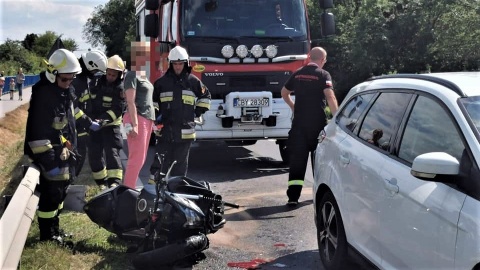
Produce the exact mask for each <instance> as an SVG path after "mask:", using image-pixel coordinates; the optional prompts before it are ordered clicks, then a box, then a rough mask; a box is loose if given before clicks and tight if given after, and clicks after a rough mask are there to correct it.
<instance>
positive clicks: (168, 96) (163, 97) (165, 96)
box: [160, 91, 173, 102]
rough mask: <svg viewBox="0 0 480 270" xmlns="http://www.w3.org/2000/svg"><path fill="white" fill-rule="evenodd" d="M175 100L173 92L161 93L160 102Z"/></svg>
mask: <svg viewBox="0 0 480 270" xmlns="http://www.w3.org/2000/svg"><path fill="white" fill-rule="evenodd" d="M172 100H173V92H172V91H169V92H164V93H160V102H168V101H172Z"/></svg>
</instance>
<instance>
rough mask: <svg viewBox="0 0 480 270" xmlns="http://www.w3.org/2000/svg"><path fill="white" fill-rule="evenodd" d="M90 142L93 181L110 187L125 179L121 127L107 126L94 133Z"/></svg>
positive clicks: (89, 157)
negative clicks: (121, 155)
mask: <svg viewBox="0 0 480 270" xmlns="http://www.w3.org/2000/svg"><path fill="white" fill-rule="evenodd" d="M89 137H90V139H89V140H88V161H89V164H90V168H91V170H92V174H93V179H94V180H95V183H97V184H98V185H105V186H110V185H112V184H113V183H120V182H121V180H122V178H123V167H122V162H121V160H120V150H121V149H122V147H123V137H122V134H121V132H120V126H105V127H102V128H101V129H100V130H98V131H92V132H90V135H89Z"/></svg>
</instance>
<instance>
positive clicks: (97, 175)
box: [92, 167, 107, 180]
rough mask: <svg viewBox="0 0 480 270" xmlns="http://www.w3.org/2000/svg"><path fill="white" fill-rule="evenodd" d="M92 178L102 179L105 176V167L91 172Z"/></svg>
mask: <svg viewBox="0 0 480 270" xmlns="http://www.w3.org/2000/svg"><path fill="white" fill-rule="evenodd" d="M92 175H93V179H94V180H103V179H105V178H107V169H105V167H104V168H103V169H102V170H101V171H99V172H92Z"/></svg>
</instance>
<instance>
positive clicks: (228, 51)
mask: <svg viewBox="0 0 480 270" xmlns="http://www.w3.org/2000/svg"><path fill="white" fill-rule="evenodd" d="M233 53H234V50H233V47H232V46H231V45H225V46H223V48H222V55H223V57H225V58H231V57H232V56H233Z"/></svg>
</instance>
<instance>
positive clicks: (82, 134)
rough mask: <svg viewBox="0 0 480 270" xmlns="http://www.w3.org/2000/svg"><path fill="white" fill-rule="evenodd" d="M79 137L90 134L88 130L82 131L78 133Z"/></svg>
mask: <svg viewBox="0 0 480 270" xmlns="http://www.w3.org/2000/svg"><path fill="white" fill-rule="evenodd" d="M77 136H78V137H82V136H88V132H80V133H78V134H77Z"/></svg>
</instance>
